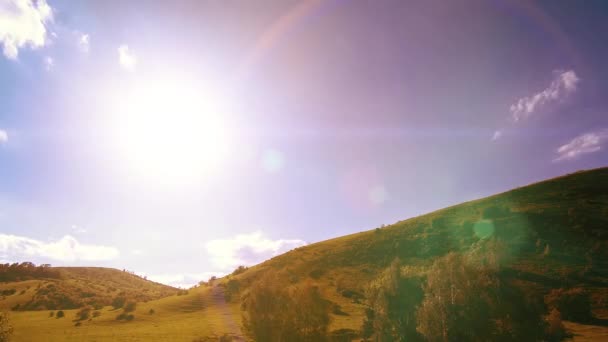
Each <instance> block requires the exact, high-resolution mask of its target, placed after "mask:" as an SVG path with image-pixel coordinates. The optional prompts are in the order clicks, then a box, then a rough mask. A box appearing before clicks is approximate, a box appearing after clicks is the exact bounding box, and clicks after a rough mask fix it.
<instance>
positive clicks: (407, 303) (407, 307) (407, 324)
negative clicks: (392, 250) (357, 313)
mask: <svg viewBox="0 0 608 342" xmlns="http://www.w3.org/2000/svg"><path fill="white" fill-rule="evenodd" d="M420 283H421V281H420V279H418V278H416V277H411V278H407V277H404V276H402V274H401V264H400V261H399V259H395V260H394V261H393V262H392V263H391V264H390V266H389V267H388V268H387V269H386V270H385V271H384V272H382V274H380V276H378V278H377V279H376V280H375V281H373V282H372V283H371V284H370V285H369V287H368V289H367V291H366V293H367V298H368V303H369V308H368V309H367V310H366V318H365V320H364V322H363V326H362V329H361V330H362V335H363V337H364V338H369V337H370V336H371V335H372V334H373V333H374V332H375V333H376V335H377V337H378V338H379V339H380V340H381V341H403V340H407V341H409V340H414V341H415V340H418V339H419V334H418V332H417V331H416V307H417V305H418V304H419V303H420V302H421V301H422V287H421V284H420Z"/></svg>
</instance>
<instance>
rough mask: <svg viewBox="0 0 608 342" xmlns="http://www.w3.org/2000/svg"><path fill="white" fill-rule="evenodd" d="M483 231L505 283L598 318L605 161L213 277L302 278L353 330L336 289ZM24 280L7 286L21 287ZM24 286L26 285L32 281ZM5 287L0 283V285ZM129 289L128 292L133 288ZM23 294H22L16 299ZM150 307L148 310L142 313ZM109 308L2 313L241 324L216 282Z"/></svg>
mask: <svg viewBox="0 0 608 342" xmlns="http://www.w3.org/2000/svg"><path fill="white" fill-rule="evenodd" d="M437 195H438V196H440V195H441V194H437ZM484 236H495V237H498V238H500V239H501V240H502V241H504V242H505V243H506V245H507V250H508V252H509V258H508V259H507V263H506V264H505V268H504V269H505V271H504V272H506V274H507V275H508V276H509V277H510V279H511V280H512V281H513V282H514V283H517V284H518V285H519V286H521V287H522V288H524V289H525V290H526V291H529V292H530V293H533V294H535V295H538V296H542V295H543V294H544V293H546V292H547V291H549V290H550V289H552V288H558V287H581V288H584V289H586V290H588V291H589V292H590V293H591V298H592V305H593V308H594V310H595V311H596V314H597V315H598V316H600V317H601V316H604V317H605V311H602V310H603V309H605V308H606V307H607V306H608V293H607V292H608V291H606V289H607V288H608V168H603V169H596V170H590V171H585V172H578V173H575V174H571V175H567V176H564V177H559V178H555V179H551V180H547V181H544V182H540V183H536V184H532V185H529V186H525V187H522V188H518V189H515V190H512V191H508V192H505V193H502V194H498V195H495V196H491V197H488V198H483V199H479V200H476V201H470V202H466V203H462V204H459V205H456V206H452V207H449V208H445V209H442V210H439V211H436V212H433V213H430V214H427V215H422V216H419V217H414V218H411V219H408V220H405V221H400V222H397V223H394V224H392V225H388V226H386V227H385V228H382V229H372V230H370V231H365V232H360V233H356V234H351V235H347V236H343V237H339V238H335V239H331V240H327V241H323V242H318V243H315V244H311V245H308V246H304V247H300V248H298V249H296V250H293V251H290V252H288V253H285V254H283V255H280V256H277V257H274V258H272V259H270V260H268V261H266V262H264V263H262V264H259V265H256V266H254V267H250V268H249V269H247V270H246V271H245V272H243V273H241V274H238V275H234V276H229V277H227V278H224V279H221V280H220V283H221V282H225V281H227V280H228V279H230V278H231V279H237V280H238V281H239V282H240V283H241V295H246V294H247V291H248V287H249V286H250V285H251V284H252V283H254V282H255V281H256V280H257V279H259V278H260V277H263V276H264V274H265V273H266V272H273V273H277V274H278V275H279V276H280V277H283V278H284V279H285V280H287V281H288V282H290V283H292V284H300V283H304V282H312V283H314V284H317V285H318V286H319V288H320V289H321V291H322V293H323V296H324V297H325V298H327V299H328V300H330V301H332V302H333V303H335V304H337V305H339V306H340V307H341V310H342V311H344V312H345V313H346V315H335V314H334V315H332V323H331V329H330V330H337V329H343V328H346V329H354V330H358V329H359V327H360V325H361V322H362V319H363V312H364V309H365V305H364V303H363V302H364V300H361V301H358V300H355V299H353V298H352V296H351V298H348V296H345V295H348V294H349V293H353V292H356V293H364V289H365V287H366V285H367V284H368V283H369V282H370V281H371V280H372V279H374V278H375V277H376V276H377V275H378V274H379V272H380V271H382V270H383V269H384V268H385V267H386V266H387V265H388V264H389V263H390V262H391V261H392V260H393V259H394V258H395V257H399V258H400V259H401V260H402V262H403V263H404V264H405V265H406V267H410V268H414V269H416V270H418V271H419V272H424V270H425V269H426V268H427V267H428V266H429V265H431V264H432V262H433V260H435V259H436V258H438V257H440V256H443V255H445V254H446V253H448V252H450V251H466V250H467V249H469V248H470V247H471V245H472V244H474V243H475V242H476V241H478V240H479V239H481V238H483V237H484ZM547 246H548V247H547ZM78 272H80V273H79V275H78V276H72V278H78V279H81V280H79V281H80V282H82V283H83V284H84V283H90V282H91V280H95V279H96V278H97V277H98V276H101V274H95V271H92V272H93V273H90V274H88V273H87V272H88V271H85V270H84V269H83V270H80V271H78ZM85 273H87V274H88V275H87V274H85ZM121 277H122V276H121ZM83 279H84V280H83ZM25 284H26V283H25V282H23V283H20V284H17V283H14V284H12V285H10V286H13V287H16V286H19V288H22V287H25V286H26V285H25ZM29 284H30V285H27V286H30V290H31V288H32V287H33V286H35V284H36V283H35V281H33V283H29ZM5 286H6V284H4V285H0V289H1V288H2V287H5ZM103 286H114V285H109V284H104V285H103ZM103 286H102V287H103ZM121 286H126V285H124V284H123V285H121ZM129 288H130V289H131V290H133V291H135V290H137V288H138V287H137V286H132V287H129ZM99 290H100V292H101V291H102V288H100V289H99ZM214 291H215V292H214ZM345 291H346V292H345ZM28 295H29V294H28V293H27V292H26V294H25V295H23V296H26V297H27V296H28ZM13 296H15V295H13ZM26 297H24V298H26ZM15 301H16V299H14V298H7V299H5V300H4V304H3V301H0V306H1V307H2V308H6V307H9V306H10V304H12V303H14V302H15ZM150 309H154V310H155V312H156V313H155V314H153V315H149V314H148V311H149V310H150ZM118 312H119V311H110V310H109V309H108V308H104V309H103V311H102V315H101V316H100V317H98V318H94V319H93V320H92V321H90V322H89V321H87V322H83V324H82V326H79V327H75V326H74V322H72V319H73V318H74V316H75V311H74V310H72V311H66V318H63V319H55V318H48V311H29V312H13V313H12V315H11V320H12V322H13V325H14V326H15V341H37V340H46V341H65V340H67V341H71V340H72V341H82V340H88V341H136V340H146V341H155V340H158V341H192V340H193V339H195V338H201V337H205V336H219V335H222V334H223V333H234V334H238V329H239V326H240V325H241V315H240V305H239V303H238V299H237V300H236V301H235V302H234V303H229V304H225V303H224V302H223V301H222V300H221V288H215V290H213V289H212V288H209V287H200V288H196V289H193V290H190V291H189V294H188V295H185V296H175V295H172V296H169V297H166V298H162V299H156V300H151V301H148V302H147V303H141V302H140V303H138V308H137V311H136V312H135V320H134V321H132V322H119V321H116V320H115V316H116V315H117V314H118ZM567 327H568V328H570V329H571V330H573V332H574V333H575V338H577V339H584V338H587V337H593V336H596V337H598V336H599V337H605V336H606V335H602V334H605V333H606V327H597V326H589V325H583V324H578V323H568V324H567Z"/></svg>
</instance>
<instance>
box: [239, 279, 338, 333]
mask: <svg viewBox="0 0 608 342" xmlns="http://www.w3.org/2000/svg"><path fill="white" fill-rule="evenodd" d="M243 307H244V314H243V322H244V324H243V325H244V327H245V332H246V333H247V335H249V337H251V338H252V339H253V340H255V341H294V342H297V341H325V340H327V329H328V327H329V323H330V316H329V310H330V305H329V302H328V301H327V300H325V299H323V298H322V297H321V293H320V292H319V289H318V288H317V287H316V286H312V285H310V284H307V285H303V286H300V287H291V288H288V287H287V286H285V284H282V283H280V282H279V281H278V279H276V278H274V277H273V278H272V279H269V278H268V277H266V278H265V279H261V280H259V281H257V282H256V283H254V284H253V285H252V287H251V289H250V292H249V295H248V297H247V298H246V300H245V301H244V303H243Z"/></svg>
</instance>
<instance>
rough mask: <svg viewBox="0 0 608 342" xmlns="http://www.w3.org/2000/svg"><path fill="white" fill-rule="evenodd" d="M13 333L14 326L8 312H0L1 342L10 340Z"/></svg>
mask: <svg viewBox="0 0 608 342" xmlns="http://www.w3.org/2000/svg"><path fill="white" fill-rule="evenodd" d="M11 335H13V326H12V325H11V322H10V320H9V318H8V313H6V312H0V342H5V341H8V340H10V338H11Z"/></svg>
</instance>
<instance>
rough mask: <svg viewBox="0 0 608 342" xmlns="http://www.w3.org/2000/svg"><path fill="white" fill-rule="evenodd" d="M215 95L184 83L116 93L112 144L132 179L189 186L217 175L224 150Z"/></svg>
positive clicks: (221, 115)
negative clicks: (117, 96)
mask: <svg viewBox="0 0 608 342" xmlns="http://www.w3.org/2000/svg"><path fill="white" fill-rule="evenodd" d="M220 103H221V101H219V99H218V96H217V95H215V96H214V95H213V94H212V92H209V91H204V90H202V89H201V88H200V87H197V86H195V85H192V84H185V83H183V82H168V81H162V82H160V81H159V82H147V83H142V84H138V85H136V86H135V87H133V88H132V89H130V90H129V91H127V92H126V93H125V94H122V95H121V100H120V101H119V104H118V110H117V113H116V114H118V115H116V116H115V117H114V120H113V121H114V123H113V126H114V132H115V135H116V136H115V142H116V143H117V144H116V146H117V147H118V150H119V152H120V154H121V155H122V158H121V159H122V160H123V161H124V162H125V164H126V165H127V166H128V169H129V170H130V172H131V173H132V175H133V176H135V177H137V178H138V179H142V180H150V181H154V182H157V183H159V184H162V183H164V184H178V183H189V182H194V181H197V180H200V179H202V178H204V177H206V176H209V175H210V174H211V173H213V172H217V171H218V169H219V168H220V166H221V164H222V161H223V160H224V159H225V158H226V156H227V154H228V149H229V140H230V139H229V138H228V129H227V123H226V113H225V112H224V111H223V110H222V106H220Z"/></svg>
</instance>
